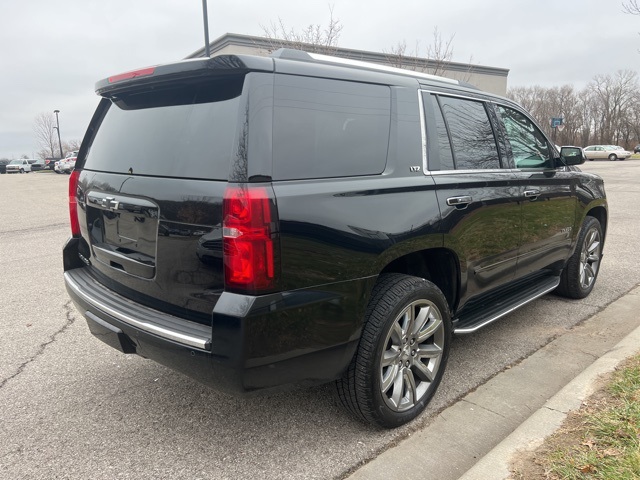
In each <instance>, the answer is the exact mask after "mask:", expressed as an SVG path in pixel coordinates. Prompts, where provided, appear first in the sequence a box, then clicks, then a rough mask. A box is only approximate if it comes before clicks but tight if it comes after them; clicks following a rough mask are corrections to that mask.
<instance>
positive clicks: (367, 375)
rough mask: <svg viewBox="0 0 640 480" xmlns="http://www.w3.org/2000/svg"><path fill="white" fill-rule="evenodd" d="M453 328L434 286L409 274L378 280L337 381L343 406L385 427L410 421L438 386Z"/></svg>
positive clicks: (440, 296)
mask: <svg viewBox="0 0 640 480" xmlns="http://www.w3.org/2000/svg"><path fill="white" fill-rule="evenodd" d="M451 330H452V328H451V319H450V316H449V307H448V304H447V301H446V299H445V298H444V295H443V294H442V292H441V291H440V290H439V289H438V287H436V286H435V285H434V284H433V283H431V282H429V281H427V280H424V279H422V278H418V277H412V276H408V275H400V274H387V275H382V276H380V278H379V279H378V282H377V283H376V286H375V287H374V289H373V292H372V294H371V300H370V301H369V305H368V306H367V311H366V314H365V323H364V326H363V331H362V335H361V337H360V344H359V345H358V350H357V351H356V354H355V356H354V358H353V359H352V361H351V364H350V365H349V368H348V369H347V371H346V372H345V374H344V375H343V377H342V378H341V379H340V380H338V381H337V382H336V387H337V391H338V396H339V397H340V400H341V401H342V403H343V404H344V406H345V407H346V408H347V409H348V410H350V411H351V412H352V413H354V414H355V415H356V417H358V418H359V419H361V420H364V421H365V422H369V423H372V424H374V425H378V426H381V427H385V428H394V427H399V426H400V425H403V424H405V423H407V422H409V421H411V420H413V419H414V418H415V417H417V416H418V415H419V414H420V413H422V411H423V410H424V409H425V408H426V406H427V404H428V403H429V401H430V400H431V398H432V397H433V395H434V393H435V392H436V389H437V388H438V385H439V384H440V380H441V379H442V375H443V373H444V370H445V366H446V364H447V359H448V357H449V348H450V344H451Z"/></svg>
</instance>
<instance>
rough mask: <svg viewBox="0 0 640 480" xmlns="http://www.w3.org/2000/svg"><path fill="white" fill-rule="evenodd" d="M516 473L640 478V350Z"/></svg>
mask: <svg viewBox="0 0 640 480" xmlns="http://www.w3.org/2000/svg"><path fill="white" fill-rule="evenodd" d="M513 478H514V479H526V480H534V479H553V480H556V479H567V480H574V479H575V480H583V479H602V480H636V479H640V355H639V356H637V357H634V358H632V359H631V360H629V361H627V362H626V363H625V364H624V365H623V366H621V367H620V368H618V369H617V371H616V372H615V373H614V374H613V375H612V376H610V377H609V378H607V379H606V381H603V385H602V387H601V388H600V389H599V391H598V392H597V393H595V394H594V395H593V396H591V397H590V398H589V399H588V400H587V401H585V402H584V404H583V406H582V408H581V409H580V410H579V411H577V412H574V413H572V414H571V415H569V416H568V417H567V420H566V421H565V423H564V424H563V426H562V428H561V429H560V430H559V431H558V432H556V433H555V434H554V435H552V436H551V437H549V438H548V439H547V440H545V443H544V444H543V445H542V446H541V447H540V448H539V449H538V450H536V451H535V452H534V453H532V454H531V455H527V456H525V457H522V458H520V459H518V460H517V461H516V462H515V464H514V467H513Z"/></svg>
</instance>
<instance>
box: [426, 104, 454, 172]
mask: <svg viewBox="0 0 640 480" xmlns="http://www.w3.org/2000/svg"><path fill="white" fill-rule="evenodd" d="M429 97H430V98H431V105H432V107H433V111H434V112H435V116H436V132H437V135H438V149H439V151H440V170H453V169H454V168H455V166H454V163H453V153H452V151H451V143H450V142H449V133H448V132H447V126H446V125H445V123H444V117H443V116H442V111H441V110H440V105H439V104H438V99H437V97H436V96H435V95H429Z"/></svg>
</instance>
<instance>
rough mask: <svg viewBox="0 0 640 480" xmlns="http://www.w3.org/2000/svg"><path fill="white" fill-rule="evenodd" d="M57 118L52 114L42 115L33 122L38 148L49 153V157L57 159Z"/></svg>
mask: <svg viewBox="0 0 640 480" xmlns="http://www.w3.org/2000/svg"><path fill="white" fill-rule="evenodd" d="M55 125H56V122H55V118H54V117H53V114H52V113H45V112H43V113H40V114H39V115H37V116H36V118H35V119H34V121H33V130H34V133H35V135H36V141H37V142H38V146H39V147H40V148H41V149H42V150H43V151H46V152H47V156H51V157H55V148H56V143H57V142H56V140H57V136H56V131H55V128H54V127H55Z"/></svg>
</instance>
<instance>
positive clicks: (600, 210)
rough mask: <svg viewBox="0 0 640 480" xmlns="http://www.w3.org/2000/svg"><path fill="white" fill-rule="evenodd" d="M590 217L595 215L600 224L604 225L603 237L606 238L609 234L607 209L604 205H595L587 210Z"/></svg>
mask: <svg viewBox="0 0 640 480" xmlns="http://www.w3.org/2000/svg"><path fill="white" fill-rule="evenodd" d="M587 216H588V217H593V218H595V219H596V220H598V221H599V222H600V226H601V227H602V236H603V239H604V238H606V234H607V210H606V209H605V208H604V207H595V208H592V209H591V210H589V211H588V212H587Z"/></svg>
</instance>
